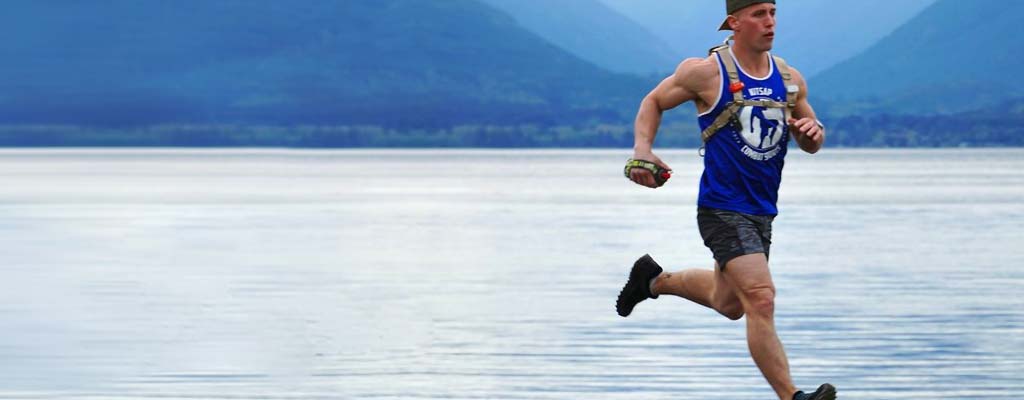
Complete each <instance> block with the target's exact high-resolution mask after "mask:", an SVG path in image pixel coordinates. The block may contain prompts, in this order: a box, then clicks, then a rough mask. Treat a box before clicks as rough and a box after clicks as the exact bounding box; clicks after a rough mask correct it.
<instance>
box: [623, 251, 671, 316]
mask: <svg viewBox="0 0 1024 400" xmlns="http://www.w3.org/2000/svg"><path fill="white" fill-rule="evenodd" d="M661 271H662V269H661V266H660V265H658V263H656V262H654V259H653V258H651V256H650V254H644V256H643V257H640V259H639V260H636V262H635V263H633V270H632V271H629V280H628V281H626V286H623V287H622V291H621V292H619V299H618V300H617V301H616V302H615V311H617V312H618V313H619V315H620V316H623V317H626V316H629V314H630V313H632V312H633V307H636V304H637V303H639V302H641V301H644V300H647V299H656V298H658V295H652V294H651V287H650V283H651V279H653V278H654V277H656V276H658V275H660V274H661Z"/></svg>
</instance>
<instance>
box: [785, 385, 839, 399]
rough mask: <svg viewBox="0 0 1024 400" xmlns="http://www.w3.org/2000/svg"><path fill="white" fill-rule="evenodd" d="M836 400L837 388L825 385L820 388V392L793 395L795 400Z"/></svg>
mask: <svg viewBox="0 0 1024 400" xmlns="http://www.w3.org/2000/svg"><path fill="white" fill-rule="evenodd" d="M835 399H836V388H835V386H832V385H829V384H827V383H826V384H824V385H821V386H818V390H815V391H814V393H811V394H807V393H804V392H796V393H795V394H793V400H835Z"/></svg>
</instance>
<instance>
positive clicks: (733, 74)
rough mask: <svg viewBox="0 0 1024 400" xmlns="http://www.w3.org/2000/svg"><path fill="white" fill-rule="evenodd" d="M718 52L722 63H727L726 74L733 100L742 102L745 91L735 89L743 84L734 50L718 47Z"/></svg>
mask: <svg viewBox="0 0 1024 400" xmlns="http://www.w3.org/2000/svg"><path fill="white" fill-rule="evenodd" d="M715 52H716V53H718V57H720V58H721V59H722V65H725V74H726V75H727V76H728V77H729V86H728V88H729V91H730V92H732V100H733V101H738V102H741V101H743V91H742V90H733V89H734V88H735V87H738V86H741V85H743V83H741V82H740V73H739V71H738V70H737V68H736V60H735V59H734V58H732V52H731V51H729V47H728V46H726V47H724V48H721V49H718V50H717V51H715Z"/></svg>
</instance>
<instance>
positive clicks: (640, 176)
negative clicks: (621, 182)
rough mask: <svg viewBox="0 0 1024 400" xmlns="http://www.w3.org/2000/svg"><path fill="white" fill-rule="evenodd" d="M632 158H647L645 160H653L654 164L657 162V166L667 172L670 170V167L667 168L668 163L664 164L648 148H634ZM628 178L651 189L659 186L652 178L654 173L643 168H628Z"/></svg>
mask: <svg viewBox="0 0 1024 400" xmlns="http://www.w3.org/2000/svg"><path fill="white" fill-rule="evenodd" d="M633 159H634V160H647V161H650V162H653V163H655V164H658V166H660V167H662V168H664V169H666V170H668V171H669V172H671V171H672V168H669V166H668V164H665V162H664V161H661V159H660V158H658V156H656V155H654V152H652V151H650V150H647V151H640V150H636V151H634V152H633ZM629 180H631V181H633V182H635V183H636V184H638V185H643V186H647V187H649V188H651V189H656V188H658V187H659V186H661V185H659V184H658V182H657V181H656V180H655V179H654V174H652V173H651V171H648V170H646V169H643V168H633V169H631V170H629Z"/></svg>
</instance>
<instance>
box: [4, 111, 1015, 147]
mask: <svg viewBox="0 0 1024 400" xmlns="http://www.w3.org/2000/svg"><path fill="white" fill-rule="evenodd" d="M826 123H827V125H828V145H829V146H834V147H999V146H1024V115H1022V114H1011V115H1000V116H995V115H974V116H965V115H950V116H895V115H874V116H868V117H862V116H848V117H841V118H837V119H834V120H828V119H826ZM700 144H701V143H700V135H699V133H698V131H697V124H696V123H695V122H693V121H691V120H687V121H686V122H685V123H684V122H682V121H680V122H668V123H666V124H664V125H663V126H662V129H661V131H660V132H659V134H658V138H657V142H656V146H657V147H661V148H665V147H674V148H697V147H700ZM0 146H6V147H48V146H106V147H120V146H142V147H151V146H172V147H300V148H301V147H308V148H374V147H403V148H421V147H484V148H536V147H578V148H623V147H626V148H628V147H632V146H633V126H632V124H631V123H599V122H593V123H578V124H566V125H551V126H542V125H536V124H521V125H482V124H480V125H474V124H467V125H459V126H454V127H450V128H436V129H413V128H391V127H385V126H377V125H352V126H339V125H297V126H283V125H282V126H278V125H232V124H196V125H189V124H167V125H156V126H141V127H124V126H121V127H91V126H77V125H0Z"/></svg>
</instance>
